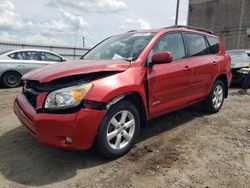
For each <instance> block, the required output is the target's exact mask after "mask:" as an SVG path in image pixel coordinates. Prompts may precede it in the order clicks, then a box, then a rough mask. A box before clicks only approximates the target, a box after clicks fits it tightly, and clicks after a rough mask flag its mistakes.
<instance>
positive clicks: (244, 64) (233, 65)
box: [231, 61, 250, 69]
mask: <svg viewBox="0 0 250 188" xmlns="http://www.w3.org/2000/svg"><path fill="white" fill-rule="evenodd" d="M249 65H250V62H247V61H232V62H231V68H232V69H236V68H244V67H248V66H249Z"/></svg>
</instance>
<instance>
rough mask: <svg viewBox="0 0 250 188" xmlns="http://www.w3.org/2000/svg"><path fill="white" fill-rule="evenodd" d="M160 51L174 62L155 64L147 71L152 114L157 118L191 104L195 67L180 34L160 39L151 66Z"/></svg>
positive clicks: (153, 50)
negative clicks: (187, 57) (191, 88)
mask: <svg viewBox="0 0 250 188" xmlns="http://www.w3.org/2000/svg"><path fill="white" fill-rule="evenodd" d="M157 51H169V52H171V53H172V55H173V61H172V62H171V63H167V64H155V65H153V66H149V67H148V69H147V71H148V72H147V75H148V90H149V112H150V115H151V117H152V116H157V115H160V114H163V113H166V112H168V111H171V110H174V109H176V108H178V107H181V106H184V105H186V104H187V103H188V102H189V92H190V87H191V76H192V67H191V66H190V65H189V62H188V61H187V59H185V57H186V52H185V46H184V42H183V37H182V34H181V33H169V34H166V35H164V36H162V37H161V38H160V40H159V41H158V42H157V43H156V45H155V46H154V47H153V49H152V50H151V53H150V55H149V57H148V62H150V61H151V57H152V55H153V54H154V53H156V52H157Z"/></svg>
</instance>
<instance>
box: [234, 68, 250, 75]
mask: <svg viewBox="0 0 250 188" xmlns="http://www.w3.org/2000/svg"><path fill="white" fill-rule="evenodd" d="M249 71H250V68H242V69H240V70H238V71H237V73H241V74H248V73H249Z"/></svg>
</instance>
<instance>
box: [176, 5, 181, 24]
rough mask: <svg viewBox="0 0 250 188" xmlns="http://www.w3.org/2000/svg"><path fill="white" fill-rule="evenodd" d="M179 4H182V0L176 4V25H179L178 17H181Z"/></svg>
mask: <svg viewBox="0 0 250 188" xmlns="http://www.w3.org/2000/svg"><path fill="white" fill-rule="evenodd" d="M179 6H180V0H177V5H176V15H175V25H178V18H179Z"/></svg>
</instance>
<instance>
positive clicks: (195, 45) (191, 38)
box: [185, 33, 208, 57]
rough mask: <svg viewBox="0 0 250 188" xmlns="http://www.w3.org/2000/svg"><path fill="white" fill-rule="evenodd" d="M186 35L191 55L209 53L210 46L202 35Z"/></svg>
mask: <svg viewBox="0 0 250 188" xmlns="http://www.w3.org/2000/svg"><path fill="white" fill-rule="evenodd" d="M185 37H186V41H187V46H188V51H189V56H190V57H194V56H201V55H206V54H208V47H207V44H206V41H205V38H204V37H203V36H202V35H196V34H191V33H186V34H185Z"/></svg>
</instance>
